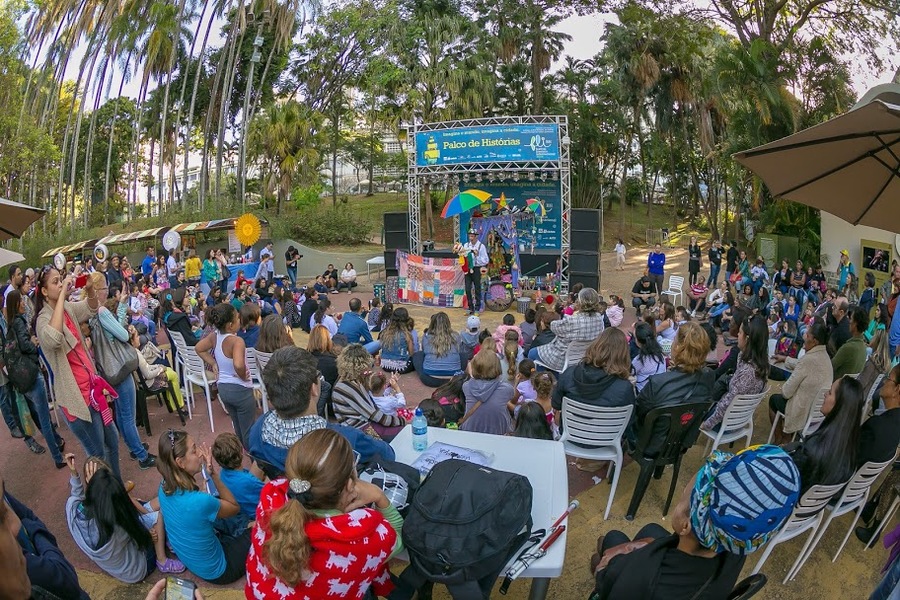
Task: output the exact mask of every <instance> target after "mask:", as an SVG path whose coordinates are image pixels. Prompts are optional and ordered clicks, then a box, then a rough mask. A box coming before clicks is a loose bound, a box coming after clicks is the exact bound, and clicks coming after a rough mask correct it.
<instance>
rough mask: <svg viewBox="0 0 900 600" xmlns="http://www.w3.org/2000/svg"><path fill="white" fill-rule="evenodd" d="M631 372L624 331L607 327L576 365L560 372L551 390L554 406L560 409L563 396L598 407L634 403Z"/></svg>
mask: <svg viewBox="0 0 900 600" xmlns="http://www.w3.org/2000/svg"><path fill="white" fill-rule="evenodd" d="M630 373H631V365H630V363H629V361H628V341H627V340H626V339H625V334H624V333H622V331H621V330H619V329H615V328H612V329H606V330H604V331H603V333H601V334H600V337H598V338H597V339H596V340H594V342H593V343H592V344H591V345H590V346H588V349H587V352H586V353H585V355H584V358H583V359H581V361H580V362H579V363H578V364H576V365H573V366H570V367H569V368H568V369H566V370H565V371H563V372H562V373H561V374H560V376H559V381H558V382H557V383H556V389H555V390H554V392H553V401H552V404H553V408H554V409H555V410H562V401H563V397H568V398H571V399H572V400H575V401H577V402H583V403H585V404H590V405H592V406H600V407H617V406H628V405H629V404H634V388H633V387H632V385H631V382H630V381H629V380H628V376H629V375H630Z"/></svg>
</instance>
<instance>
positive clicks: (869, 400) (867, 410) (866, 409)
mask: <svg viewBox="0 0 900 600" xmlns="http://www.w3.org/2000/svg"><path fill="white" fill-rule="evenodd" d="M883 379H884V373H882V374H879V375H877V376H876V377H875V381H874V382H872V387H870V388H869V393H868V394H866V401H865V402H864V403H863V409H862V416H861V417H860V423H865V422H866V419H868V418H869V416H870V415H871V414H872V405H873V404H874V402H875V393H876V392H877V391H878V386H880V385H881V381H882V380H883Z"/></svg>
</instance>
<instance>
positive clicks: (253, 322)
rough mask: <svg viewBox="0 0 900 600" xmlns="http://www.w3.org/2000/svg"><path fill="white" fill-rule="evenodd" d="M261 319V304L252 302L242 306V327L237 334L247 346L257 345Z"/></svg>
mask: <svg viewBox="0 0 900 600" xmlns="http://www.w3.org/2000/svg"><path fill="white" fill-rule="evenodd" d="M276 316H277V315H276ZM261 319H262V313H261V312H260V310H259V304H256V303H255V302H252V303H249V304H245V305H244V306H242V307H241V328H240V329H239V330H238V332H237V335H238V337H239V338H241V339H242V340H244V345H245V346H246V347H247V348H253V347H255V346H256V342H257V340H259V323H260V320H261ZM279 320H280V317H279Z"/></svg>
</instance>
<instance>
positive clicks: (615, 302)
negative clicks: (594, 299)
mask: <svg viewBox="0 0 900 600" xmlns="http://www.w3.org/2000/svg"><path fill="white" fill-rule="evenodd" d="M624 316H625V301H624V300H622V298H620V297H619V296H616V295H614V294H613V295H611V296H610V297H609V306H608V307H607V308H606V318H607V319H608V320H609V324H610V326H611V327H618V326H619V325H621V324H622V318H623V317H624Z"/></svg>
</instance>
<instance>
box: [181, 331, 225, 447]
mask: <svg viewBox="0 0 900 600" xmlns="http://www.w3.org/2000/svg"><path fill="white" fill-rule="evenodd" d="M171 333H172V340H174V341H175V345H176V349H177V351H178V355H179V357H180V358H179V360H180V361H181V366H182V369H183V375H184V388H185V391H186V392H187V395H188V397H189V398H190V400H189V402H191V403H194V402H195V400H194V385H198V386H200V387H202V388H203V392H204V393H205V394H206V408H207V412H208V413H209V429H210V431H212V433H215V432H216V425H215V423H213V414H212V392H210V381H209V379H208V378H207V377H206V363H204V362H203V359H202V358H200V355H198V354H197V351H196V350H194V348H192V347H191V346H188V345H187V344H186V343H185V342H184V338H183V337H182V336H181V335H180V334H178V333H177V332H174V331H173V332H171ZM194 406H196V404H195V405H194ZM222 408H223V409H225V406H224V405H223V406H222ZM225 412H226V413H227V412H228V411H227V410H225Z"/></svg>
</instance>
